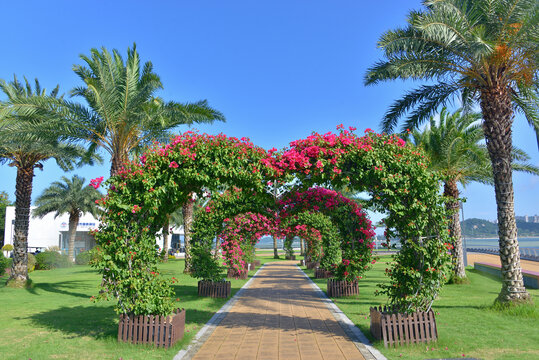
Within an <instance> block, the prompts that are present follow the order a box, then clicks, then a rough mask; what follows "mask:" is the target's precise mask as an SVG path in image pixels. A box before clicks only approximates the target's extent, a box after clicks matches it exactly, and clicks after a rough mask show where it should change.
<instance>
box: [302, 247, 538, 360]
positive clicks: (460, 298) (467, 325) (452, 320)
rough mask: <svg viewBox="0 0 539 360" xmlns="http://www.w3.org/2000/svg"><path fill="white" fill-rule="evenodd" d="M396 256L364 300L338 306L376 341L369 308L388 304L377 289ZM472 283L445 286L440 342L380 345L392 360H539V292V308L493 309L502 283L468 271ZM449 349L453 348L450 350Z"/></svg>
mask: <svg viewBox="0 0 539 360" xmlns="http://www.w3.org/2000/svg"><path fill="white" fill-rule="evenodd" d="M389 261H391V257H389V256H382V257H381V258H380V260H379V262H378V263H376V264H375V265H374V267H373V269H372V270H370V271H369V272H367V273H366V274H365V276H364V278H363V280H361V282H360V287H359V291H360V295H358V296H354V297H348V298H337V299H335V298H334V299H333V301H334V302H335V303H336V304H337V306H338V307H339V308H340V309H341V310H342V311H343V312H344V313H345V314H346V315H347V316H348V317H349V318H350V319H351V320H352V321H353V322H354V323H355V324H356V325H357V326H358V327H359V328H360V329H361V331H362V332H363V333H364V334H365V335H366V336H367V337H369V338H370V340H371V341H372V340H373V338H372V336H371V335H370V330H369V326H370V320H369V307H370V306H373V305H380V304H385V302H386V299H387V298H385V297H383V296H375V295H374V291H375V289H376V284H378V283H381V282H383V281H385V276H384V270H385V268H386V267H388V262H389ZM304 271H305V272H306V273H307V275H309V276H310V277H311V278H312V280H313V281H314V282H315V283H316V284H317V285H318V286H319V287H320V288H321V289H322V290H324V291H326V289H327V286H326V284H327V282H326V280H325V279H314V274H313V270H305V269H304ZM467 275H468V278H469V281H470V283H469V284H461V285H457V284H450V285H445V286H444V287H443V289H442V291H441V293H440V295H439V298H438V299H437V300H436V301H435V302H434V304H433V309H434V311H435V312H436V322H437V326H438V336H439V339H438V341H437V342H435V343H430V344H428V350H427V345H411V346H404V347H399V348H395V349H385V348H384V345H383V343H380V342H377V343H375V344H374V345H375V347H376V348H377V349H378V350H380V351H381V352H382V353H383V354H384V355H385V356H386V357H387V358H388V359H414V360H415V359H434V358H462V357H463V356H466V357H475V358H479V359H485V360H487V359H500V360H501V359H503V360H512V359H514V360H521V359H539V290H535V289H529V292H530V293H531V294H532V296H533V297H534V301H535V305H526V306H520V307H514V308H507V309H500V308H497V307H495V306H493V303H494V300H495V299H496V297H497V295H498V293H499V291H500V288H501V282H500V280H499V279H498V278H495V277H493V276H490V275H484V274H482V273H480V272H477V271H475V270H473V269H467ZM446 348H447V349H446Z"/></svg>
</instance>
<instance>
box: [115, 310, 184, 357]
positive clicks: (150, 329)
mask: <svg viewBox="0 0 539 360" xmlns="http://www.w3.org/2000/svg"><path fill="white" fill-rule="evenodd" d="M184 330H185V309H176V311H175V312H174V314H173V315H169V316H159V315H157V316H154V315H138V316H134V315H126V314H122V315H120V321H119V323H118V341H122V342H130V343H133V344H153V345H154V346H156V347H159V346H162V347H164V348H168V347H171V346H173V345H174V344H175V343H176V342H177V341H178V340H181V339H182V338H183V332H184Z"/></svg>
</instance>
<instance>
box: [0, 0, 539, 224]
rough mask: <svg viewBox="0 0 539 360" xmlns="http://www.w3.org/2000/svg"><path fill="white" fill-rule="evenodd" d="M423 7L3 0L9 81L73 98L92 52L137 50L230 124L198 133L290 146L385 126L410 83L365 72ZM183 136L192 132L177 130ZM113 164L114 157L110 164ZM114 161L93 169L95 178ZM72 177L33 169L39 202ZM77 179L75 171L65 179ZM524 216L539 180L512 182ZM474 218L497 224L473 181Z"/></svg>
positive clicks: (520, 127)
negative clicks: (35, 83)
mask: <svg viewBox="0 0 539 360" xmlns="http://www.w3.org/2000/svg"><path fill="white" fill-rule="evenodd" d="M419 4H420V1H418V0H413V1H412V0H407V1H402V0H384V1H357V0H356V1H339V2H333V1H312V0H309V1H307V0H305V1H276V0H273V1H161V2H155V3H150V2H147V1H84V2H82V1H77V2H73V1H47V2H32V3H28V2H8V3H4V4H3V9H2V10H3V13H4V15H5V16H4V17H3V21H2V22H1V23H0V32H1V33H2V34H4V37H3V41H2V53H1V56H0V78H2V79H6V80H10V79H12V77H13V74H16V75H17V76H19V77H22V76H23V75H24V76H27V77H28V78H30V79H33V78H35V77H37V78H39V80H40V82H41V84H42V85H43V86H46V87H47V88H52V87H54V86H55V85H56V84H60V87H61V91H62V92H68V91H69V90H70V89H71V88H73V87H74V86H77V85H80V84H81V83H80V81H79V80H78V79H77V77H76V75H75V74H74V73H73V71H72V66H73V64H81V63H82V62H81V61H80V59H79V54H88V53H89V50H90V49H91V48H92V47H101V46H105V47H106V48H108V49H109V50H110V49H113V48H117V49H119V50H120V51H121V53H123V54H125V53H126V50H127V47H129V46H131V45H132V44H133V43H134V42H136V43H137V48H138V51H139V53H140V55H141V57H142V58H143V60H144V61H146V60H150V61H151V62H152V63H153V65H154V69H155V72H156V73H157V74H159V75H160V76H161V79H162V82H163V84H164V90H163V91H161V92H160V93H159V95H160V96H162V97H164V98H165V99H167V100H175V101H196V100H200V99H207V100H208V101H209V102H210V104H211V105H212V106H213V107H215V108H217V109H219V110H220V111H221V112H223V113H224V114H225V116H226V118H227V122H226V123H223V124H216V125H212V126H202V127H200V129H201V130H202V131H205V132H209V133H219V132H224V133H226V134H227V135H230V136H238V137H243V136H246V137H249V138H251V140H252V141H253V142H254V143H255V144H257V145H260V146H262V147H265V148H268V149H269V148H271V147H276V148H282V147H284V146H286V145H287V144H288V143H289V142H290V141H293V140H295V139H298V138H303V137H306V136H308V135H309V134H310V133H311V132H312V131H317V132H322V133H323V132H326V131H330V130H335V127H336V125H338V124H341V123H343V124H344V125H345V126H355V127H357V128H358V129H359V130H361V131H362V130H363V129H365V128H373V129H375V130H379V122H380V119H381V117H382V115H383V114H384V112H385V111H386V109H387V108H388V106H389V105H390V104H391V103H392V101H393V100H395V99H396V98H398V97H399V96H401V95H402V94H403V92H404V91H405V90H407V89H411V88H412V87H414V85H417V84H414V83H412V82H405V83H403V82H393V83H385V84H381V85H377V86H374V87H365V86H363V76H364V74H365V71H366V69H367V68H368V67H369V66H371V65H372V64H374V62H375V61H377V60H378V59H380V57H381V53H380V51H379V50H378V49H377V47H376V42H377V40H378V38H379V37H380V35H381V34H382V33H383V32H384V31H385V30H388V29H392V28H395V27H397V26H403V25H404V24H405V19H406V15H407V13H408V11H409V10H410V9H413V8H418V7H419ZM179 130H181V131H184V130H186V129H185V128H183V129H179ZM513 133H514V143H515V145H517V146H519V147H520V148H522V149H525V150H526V151H527V152H528V153H529V154H530V155H531V156H532V162H533V163H534V164H535V165H539V154H538V150H537V145H536V140H535V136H534V134H533V131H532V130H531V128H530V127H529V126H528V125H527V123H526V122H525V120H524V119H523V118H522V117H520V116H517V118H516V120H515V125H514V129H513ZM107 160H108V159H107ZM109 167H110V166H109V164H108V163H105V165H103V166H94V167H84V168H81V169H77V170H76V171H74V172H73V173H77V174H79V175H81V176H84V177H86V179H87V181H89V180H90V179H91V178H95V177H97V176H101V175H104V176H105V177H106V176H107V175H108V173H109ZM1 171H2V176H1V179H0V191H2V190H3V191H6V192H7V193H8V194H9V195H10V197H11V199H12V200H14V191H15V175H16V171H15V169H13V168H10V167H8V166H7V165H2V166H1ZM62 175H63V172H62V171H61V170H60V169H59V168H58V167H57V166H56V165H55V164H54V162H51V161H48V162H46V163H45V167H44V170H43V171H39V170H38V171H36V176H35V178H34V196H33V199H35V197H36V196H37V195H39V193H41V191H42V190H43V189H44V188H45V187H47V186H48V185H49V184H50V183H51V182H52V181H55V180H58V179H59V178H60V177H61V176H62ZM67 176H70V174H67ZM514 185H515V210H516V214H517V215H524V214H528V215H533V214H539V209H538V206H537V204H538V203H539V178H538V177H532V176H530V175H523V174H515V175H514ZM464 196H466V197H467V203H466V205H465V216H466V218H468V217H480V218H486V219H495V217H496V203H495V199H494V190H493V188H491V187H487V186H483V185H478V184H471V185H469V186H468V187H467V188H466V189H465V191H464Z"/></svg>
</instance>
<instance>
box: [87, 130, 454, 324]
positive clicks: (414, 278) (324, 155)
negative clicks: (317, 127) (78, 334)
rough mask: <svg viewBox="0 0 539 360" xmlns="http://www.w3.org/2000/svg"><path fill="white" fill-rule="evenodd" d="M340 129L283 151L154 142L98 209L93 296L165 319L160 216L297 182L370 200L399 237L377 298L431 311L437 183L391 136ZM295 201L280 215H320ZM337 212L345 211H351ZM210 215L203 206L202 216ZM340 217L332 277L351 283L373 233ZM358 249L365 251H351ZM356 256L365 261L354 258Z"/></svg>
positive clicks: (443, 256)
mask: <svg viewBox="0 0 539 360" xmlns="http://www.w3.org/2000/svg"><path fill="white" fill-rule="evenodd" d="M340 130H341V131H340V132H339V134H333V133H327V134H324V135H320V134H313V135H311V136H309V137H308V138H306V139H301V140H297V141H294V142H292V143H291V144H290V147H289V148H287V149H284V150H283V151H281V152H276V151H275V150H273V149H272V150H270V151H268V152H266V151H265V150H263V149H261V148H258V147H255V146H254V145H253V144H252V143H251V142H250V141H249V140H248V139H242V140H239V139H236V138H228V137H226V136H225V135H217V136H210V135H205V134H204V135H199V134H196V133H192V132H188V133H185V134H183V135H182V136H178V137H176V138H174V139H173V140H172V141H171V143H170V144H168V145H165V146H161V145H159V144H156V145H155V146H153V147H152V148H151V149H150V150H149V151H148V152H147V153H146V154H144V155H143V156H142V157H141V158H140V161H138V162H133V163H130V164H126V166H125V168H124V169H123V170H122V171H120V172H119V174H118V175H116V176H114V177H112V178H111V179H110V180H109V181H108V184H109V185H110V186H109V191H108V194H107V196H105V197H104V198H103V199H102V200H101V202H100V205H101V206H102V207H103V208H104V209H105V210H106V212H105V214H104V215H103V218H102V225H101V226H100V228H99V230H98V232H97V233H96V240H97V242H98V244H99V245H100V247H101V249H102V252H103V257H102V259H101V260H100V261H99V262H98V264H97V265H96V266H97V268H98V269H99V271H100V272H101V273H102V274H103V278H104V282H103V291H102V292H101V293H100V294H101V295H100V297H104V298H108V297H114V298H116V299H118V300H119V302H118V306H117V307H116V309H117V311H119V312H122V313H135V314H160V315H167V314H169V313H170V312H171V311H172V308H173V307H174V306H175V305H174V303H173V299H172V297H171V295H172V290H171V288H170V286H169V284H168V283H167V282H166V281H165V280H163V279H162V278H161V277H160V276H158V274H157V271H156V263H157V259H158V257H157V247H156V244H155V235H156V233H157V232H158V231H159V229H160V228H161V227H162V225H163V223H164V220H165V217H166V215H167V214H169V213H171V212H173V211H174V210H175V209H176V208H178V207H179V206H181V205H182V204H183V203H185V202H186V201H188V199H189V198H190V196H191V194H192V193H198V194H200V193H201V192H202V190H203V189H208V190H209V191H211V192H212V193H218V191H219V189H222V187H223V186H225V187H229V188H231V187H234V186H235V187H238V188H241V189H242V193H244V194H246V196H249V194H251V196H252V194H255V196H254V197H255V198H257V197H258V195H256V194H262V193H263V191H264V187H265V184H267V182H268V181H270V180H274V179H276V178H281V179H283V178H287V179H289V178H291V177H295V179H296V180H297V183H298V184H299V185H301V186H313V185H316V184H324V185H332V186H333V187H334V188H340V187H342V186H347V187H348V188H349V189H351V190H353V191H358V192H359V191H366V192H368V193H369V194H370V196H371V199H370V200H369V202H368V203H369V207H372V209H374V210H379V211H381V212H384V213H386V214H387V217H386V219H385V224H386V226H387V236H388V237H397V238H399V239H400V241H401V244H402V249H401V251H400V252H399V253H398V254H397V255H396V256H395V262H394V263H395V265H394V267H393V268H392V269H388V275H389V278H390V281H389V283H387V284H383V285H381V289H382V293H385V294H387V295H388V296H389V298H390V302H391V303H392V304H394V305H397V306H399V307H401V308H402V309H403V310H409V309H413V310H417V309H427V308H428V307H430V304H431V302H432V300H433V299H434V298H435V297H436V294H437V292H438V289H439V288H440V286H441V285H442V284H443V282H444V279H443V278H444V276H445V271H446V269H445V264H446V262H447V260H448V259H449V257H448V255H447V249H446V246H445V245H444V244H445V243H448V242H449V238H448V233H447V225H446V219H445V210H444V207H443V199H442V197H441V196H440V195H439V194H438V189H439V183H438V181H439V179H438V177H437V176H436V175H435V174H433V173H431V172H429V171H428V170H427V164H426V162H427V160H426V159H425V157H424V155H423V154H422V153H421V152H420V151H419V150H417V148H415V147H413V146H411V145H408V144H406V143H405V142H404V141H403V140H402V139H400V138H399V137H397V136H394V135H391V136H389V135H380V134H375V133H373V132H372V131H366V133H365V135H364V136H361V137H359V136H357V135H355V134H354V132H353V129H350V130H344V129H343V128H342V127H341V129H340ZM94 185H96V186H98V183H97V182H96V183H95V184H94ZM317 191H319V190H317ZM294 196H296V194H295V193H293V195H292V197H294ZM312 196H315V197H316V196H317V195H312ZM322 197H323V196H321V198H322ZM296 200H297V203H298V204H300V205H295V206H294V209H295V210H294V211H292V210H285V211H284V214H283V215H285V217H287V216H292V215H291V214H292V213H293V212H296V211H297V212H298V214H299V212H300V210H301V212H304V211H307V212H313V211H317V210H315V208H314V206H318V207H319V208H318V211H322V210H323V208H322V206H325V205H322V204H320V205H316V204H314V203H312V202H310V203H308V202H303V200H302V198H298V199H296ZM290 204H291V203H290ZM290 204H284V206H285V207H286V206H287V205H290ZM309 204H310V205H313V206H312V207H310V206H308V205H309ZM339 204H340V203H339ZM343 204H344V205H343V207H342V208H345V209H348V210H350V209H352V208H351V207H350V206H351V205H349V204H345V203H343ZM296 206H297V208H296ZM238 208H239V207H238ZM338 208H340V206H335V209H338ZM215 210H216V209H215V208H212V205H211V204H210V205H208V208H207V209H204V212H205V213H206V214H212V213H213V212H214V211H215ZM249 211H252V210H249ZM335 211H337V210H335ZM243 212H245V210H244V211H243ZM257 212H258V211H257ZM216 214H217V215H216V217H215V218H214V219H213V220H214V221H212V224H216V225H215V228H214V229H213V230H212V231H214V230H218V228H219V227H220V226H221V227H222V226H223V221H224V219H225V218H223V219H221V220H220V221H221V222H219V220H218V217H220V216H221V215H222V214H221V212H216ZM237 214H238V213H235V214H234V216H235V215H237ZM346 214H348V215H343V219H342V220H343V223H342V224H339V223H338V222H336V223H335V224H336V226H337V228H338V231H339V234H340V236H341V237H342V238H343V239H344V241H342V246H343V248H342V251H343V252H342V261H341V262H340V264H339V265H338V268H337V269H335V271H336V273H337V276H339V277H341V278H347V279H348V278H351V277H353V276H352V275H351V274H359V273H361V272H362V271H364V269H365V266H367V267H368V266H369V263H367V259H368V256H369V255H370V249H369V244H370V242H369V241H368V238H369V237H370V236H372V234H370V233H369V231H370V228H368V227H367V226H366V223H367V222H366V219H365V221H364V223H363V224H362V225H363V226H360V227H357V226H352V224H353V223H354V221H355V220H351V219H345V218H346V217H347V216H348V217H350V216H349V215H350V214H353V211H348V212H347V213H346ZM263 215H264V216H266V214H263ZM329 215H332V216H330V217H331V218H332V219H336V218H337V217H338V215H337V216H335V214H328V216H329ZM353 217H354V216H352V218H353ZM345 223H346V224H345ZM296 225H301V224H299V223H298V224H296ZM296 225H294V226H296ZM206 235H207V234H206ZM206 235H204V236H206ZM360 239H363V243H361V242H360V241H359V240H360ZM358 247H359V249H365V253H363V252H357V249H358ZM322 250H323V249H322ZM351 250H353V251H352V252H350V251H351ZM367 250H369V252H367ZM354 254H356V255H357V254H362V255H361V256H359V255H358V256H359V257H358V258H353V257H352V255H354ZM348 261H350V263H348ZM354 276H357V275H354Z"/></svg>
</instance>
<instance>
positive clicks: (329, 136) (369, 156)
mask: <svg viewBox="0 0 539 360" xmlns="http://www.w3.org/2000/svg"><path fill="white" fill-rule="evenodd" d="M338 130H339V133H338V134H335V133H326V134H323V135H321V134H317V133H313V134H312V135H311V136H309V137H307V138H306V139H300V140H296V141H294V142H292V143H290V146H289V148H287V149H284V150H283V151H281V152H279V153H276V154H273V156H271V157H267V158H266V159H263V160H262V161H263V162H264V163H265V164H267V166H270V167H273V168H274V169H275V171H276V172H278V173H283V174H284V173H294V174H295V175H296V177H297V178H298V180H299V181H300V182H301V183H302V184H304V185H315V184H331V185H332V186H333V187H336V188H339V187H342V186H347V187H348V188H349V189H350V190H352V191H357V192H362V191H365V192H367V193H368V194H369V195H370V200H369V201H368V202H367V204H368V206H369V207H370V208H372V209H373V210H375V211H379V212H384V213H386V214H387V217H386V218H385V225H386V229H387V232H386V234H387V236H388V238H389V237H391V238H398V239H400V241H401V244H402V248H401V251H400V252H399V254H398V255H396V256H395V258H394V264H395V265H394V266H393V268H392V269H388V276H389V278H390V283H389V284H381V285H380V288H381V290H380V293H383V294H386V295H387V296H388V297H389V302H390V304H392V305H395V306H397V307H399V308H401V309H402V310H403V311H415V310H427V309H429V308H430V306H431V304H432V302H433V300H434V299H435V298H436V296H437V294H438V292H439V289H440V287H441V286H442V285H443V284H444V282H445V278H446V275H447V267H446V264H448V262H449V256H448V254H447V251H446V248H445V245H444V244H445V243H448V242H449V234H448V231H447V220H446V212H445V209H444V200H443V198H442V196H441V195H440V194H439V193H438V189H439V188H440V178H439V175H437V174H436V173H434V172H432V171H430V170H429V169H428V160H427V158H426V157H425V154H424V153H423V152H422V151H421V150H420V149H418V148H416V147H415V146H413V145H411V144H407V143H406V142H405V141H404V140H402V139H401V138H399V137H398V136H397V135H386V134H376V133H374V132H373V131H372V130H371V129H367V130H365V134H364V135H363V136H358V135H356V134H355V133H354V131H355V129H354V128H349V129H348V130H345V129H344V127H343V126H342V125H339V126H338ZM343 258H344V259H347V260H353V259H349V258H348V256H344V255H343ZM362 261H364V259H362ZM365 265H367V264H365ZM343 270H344V268H343ZM346 271H347V270H346ZM342 274H344V271H343V272H342Z"/></svg>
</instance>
